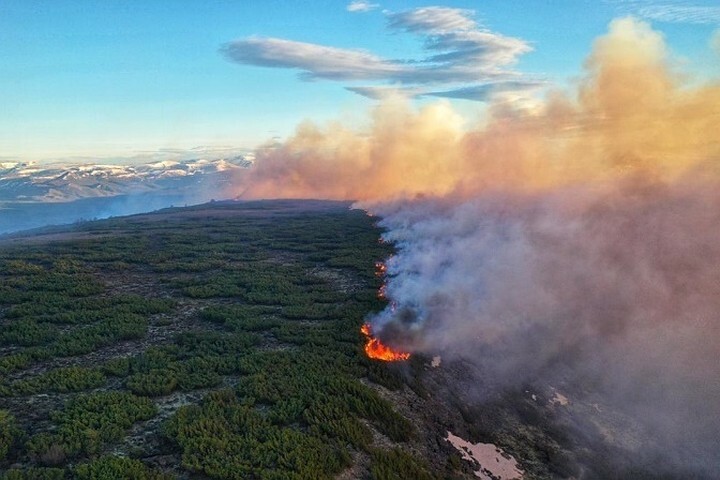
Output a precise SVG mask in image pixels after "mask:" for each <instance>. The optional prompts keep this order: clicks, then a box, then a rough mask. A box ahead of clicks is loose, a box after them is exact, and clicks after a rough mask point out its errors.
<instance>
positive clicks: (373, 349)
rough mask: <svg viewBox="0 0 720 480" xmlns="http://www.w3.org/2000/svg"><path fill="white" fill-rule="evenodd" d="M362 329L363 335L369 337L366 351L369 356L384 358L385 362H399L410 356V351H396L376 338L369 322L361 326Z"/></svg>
mask: <svg viewBox="0 0 720 480" xmlns="http://www.w3.org/2000/svg"><path fill="white" fill-rule="evenodd" d="M360 331H361V332H362V333H363V335H365V337H367V342H366V343H365V353H366V354H367V356H368V357H370V358H373V359H375V360H382V361H384V362H397V361H401V360H407V359H408V358H410V354H409V353H405V352H396V351H394V350H393V349H392V348H390V347H388V346H387V345H383V343H382V342H381V341H380V340H378V339H377V338H374V337H373V336H372V330H371V329H370V325H368V324H367V323H366V324H365V325H363V326H362V327H361V328H360Z"/></svg>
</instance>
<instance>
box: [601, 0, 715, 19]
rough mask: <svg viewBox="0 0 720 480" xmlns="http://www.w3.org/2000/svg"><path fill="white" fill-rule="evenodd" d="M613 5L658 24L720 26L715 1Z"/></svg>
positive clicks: (624, 0) (631, 0)
mask: <svg viewBox="0 0 720 480" xmlns="http://www.w3.org/2000/svg"><path fill="white" fill-rule="evenodd" d="M612 3H615V4H617V5H618V6H619V8H620V10H621V11H622V12H623V13H630V14H633V15H637V16H639V17H643V18H645V19H648V20H654V21H657V22H666V23H689V24H697V25H701V24H709V25H712V24H718V25H720V6H718V5H717V2H715V1H714V2H712V3H711V4H703V3H700V2H690V1H683V0H675V1H664V2H657V1H652V0H614V1H612Z"/></svg>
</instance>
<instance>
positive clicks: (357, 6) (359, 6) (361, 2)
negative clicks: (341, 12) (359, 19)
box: [346, 0, 380, 12]
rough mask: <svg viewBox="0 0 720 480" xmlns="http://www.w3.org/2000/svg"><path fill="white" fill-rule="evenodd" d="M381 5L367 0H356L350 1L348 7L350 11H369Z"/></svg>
mask: <svg viewBox="0 0 720 480" xmlns="http://www.w3.org/2000/svg"><path fill="white" fill-rule="evenodd" d="M379 6H380V5H378V4H377V3H370V2H366V1H365V0H354V1H352V2H350V3H349V4H348V6H347V7H346V8H347V11H348V12H369V11H370V10H375V9H376V8H378V7H379Z"/></svg>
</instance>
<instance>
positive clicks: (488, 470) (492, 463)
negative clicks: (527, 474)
mask: <svg viewBox="0 0 720 480" xmlns="http://www.w3.org/2000/svg"><path fill="white" fill-rule="evenodd" d="M447 441H448V442H450V443H451V444H452V446H453V447H455V448H456V449H457V451H459V452H460V454H461V455H462V456H463V459H465V460H468V461H469V462H472V463H474V464H477V465H478V469H477V470H475V476H476V477H478V478H481V479H482V480H493V479H500V480H518V479H521V478H522V477H523V471H522V470H520V468H519V467H518V463H517V461H516V460H515V459H514V458H513V457H512V456H510V455H508V454H507V453H505V452H503V451H502V450H501V449H500V448H498V447H497V446H495V445H493V444H492V443H476V444H474V445H473V444H472V443H470V442H468V441H467V440H463V439H462V438H460V437H458V436H456V435H453V434H452V432H447Z"/></svg>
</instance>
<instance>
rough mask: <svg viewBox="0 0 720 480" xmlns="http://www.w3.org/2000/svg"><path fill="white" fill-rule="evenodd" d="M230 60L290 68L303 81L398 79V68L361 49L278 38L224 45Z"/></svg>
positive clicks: (399, 74) (400, 68)
mask: <svg viewBox="0 0 720 480" xmlns="http://www.w3.org/2000/svg"><path fill="white" fill-rule="evenodd" d="M221 52H222V53H223V54H224V55H225V56H226V57H227V58H228V59H230V60H232V61H234V62H237V63H241V64H245V65H257V66H261V67H275V68H294V69H298V70H301V72H302V76H303V77H305V78H307V79H318V78H324V79H328V80H359V79H383V78H395V79H397V78H398V77H402V76H403V75H404V74H406V73H407V72H406V70H407V69H404V68H403V66H402V65H399V64H396V63H393V62H391V61H388V60H384V59H382V58H380V57H378V56H376V55H373V54H372V53H369V52H366V51H363V50H351V49H343V48H335V47H327V46H324V45H318V44H314V43H305V42H295V41H292V40H284V39H282V38H268V37H250V38H247V39H244V40H236V41H234V42H230V43H228V44H226V45H224V46H223V47H222V48H221Z"/></svg>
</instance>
